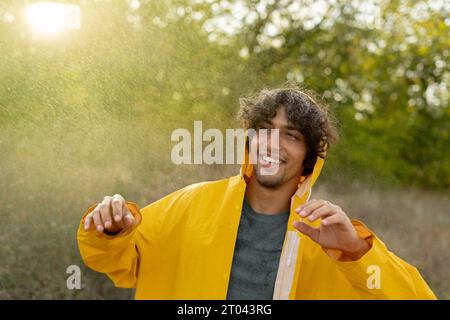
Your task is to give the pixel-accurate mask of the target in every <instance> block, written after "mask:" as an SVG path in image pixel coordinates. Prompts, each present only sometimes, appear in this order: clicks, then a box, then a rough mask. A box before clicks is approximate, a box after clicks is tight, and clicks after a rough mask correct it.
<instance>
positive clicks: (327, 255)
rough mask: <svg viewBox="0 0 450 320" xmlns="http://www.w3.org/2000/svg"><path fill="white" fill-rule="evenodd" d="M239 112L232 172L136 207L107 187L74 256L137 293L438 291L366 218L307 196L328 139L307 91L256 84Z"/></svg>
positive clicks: (400, 295) (217, 295) (318, 295)
mask: <svg viewBox="0 0 450 320" xmlns="http://www.w3.org/2000/svg"><path fill="white" fill-rule="evenodd" d="M239 116H240V119H241V120H242V122H243V124H244V127H245V128H246V129H248V130H249V132H250V131H252V130H250V129H255V130H254V132H256V134H253V135H252V134H249V138H248V141H247V144H246V157H245V160H244V163H243V165H242V168H241V171H240V174H239V175H236V176H233V177H230V178H227V179H223V180H219V181H212V182H211V181H209V182H201V183H197V184H194V185H190V186H187V187H185V188H183V189H181V190H178V191H176V192H174V193H172V194H170V195H168V196H166V197H164V198H162V199H160V200H158V201H156V202H154V203H152V204H150V205H148V206H146V207H145V208H143V209H142V210H139V209H138V208H137V206H136V205H135V204H134V203H132V202H128V201H125V199H123V197H122V196H120V195H114V196H112V197H105V198H104V200H103V201H102V202H101V203H99V204H95V205H93V206H91V207H90V208H89V209H88V211H87V212H86V213H85V215H84V216H83V218H82V221H81V223H80V226H79V230H78V244H79V249H80V252H81V256H82V258H83V260H84V262H85V263H86V264H87V265H88V266H89V267H91V268H92V269H94V270H96V271H99V272H102V273H105V274H107V275H108V276H109V277H110V278H111V279H112V280H113V282H114V283H115V285H116V286H118V287H127V288H136V298H137V299H435V298H436V297H435V295H434V294H433V292H432V291H431V290H430V288H429V287H428V285H427V284H426V283H425V281H424V280H423V279H422V277H421V276H420V274H419V272H418V271H417V269H416V268H414V267H413V266H411V265H410V264H408V263H406V262H405V261H403V260H402V259H400V258H399V257H397V256H395V255H394V254H393V253H392V252H390V251H388V249H387V247H386V246H385V244H384V243H383V242H382V241H381V240H380V239H379V238H378V237H377V236H376V235H375V234H374V233H373V232H372V231H371V230H370V229H368V228H367V227H366V226H365V225H364V224H362V223H361V222H359V221H357V220H350V219H349V218H348V216H347V213H346V212H344V211H343V209H341V208H340V207H339V206H337V205H335V204H332V203H330V202H329V201H326V200H309V197H310V195H311V192H312V186H313V185H314V183H315V181H316V180H317V178H318V176H319V174H320V171H321V169H322V166H323V163H324V159H325V155H326V152H327V150H328V148H329V146H330V144H331V143H333V142H334V141H335V140H336V131H335V128H334V126H333V123H332V121H331V120H330V115H329V113H328V111H327V109H326V108H325V107H323V106H321V105H320V104H319V103H317V100H316V99H314V98H313V96H312V95H311V94H308V93H306V92H304V91H301V90H299V89H297V88H294V87H287V88H278V89H265V90H263V91H261V92H260V93H259V94H258V95H257V96H255V97H252V98H247V99H242V100H241V109H240V113H239ZM261 129H264V130H261ZM260 132H266V133H267V134H268V136H269V137H272V136H273V135H276V138H277V139H263V138H262V137H261V134H260ZM272 141H276V142H277V143H272ZM308 200H309V201H308Z"/></svg>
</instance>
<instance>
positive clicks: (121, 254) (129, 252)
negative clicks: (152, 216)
mask: <svg viewBox="0 0 450 320" xmlns="http://www.w3.org/2000/svg"><path fill="white" fill-rule="evenodd" d="M126 204H127V207H128V209H129V210H130V212H131V213H132V214H133V216H134V217H135V218H136V222H137V226H135V227H134V228H133V229H132V230H131V231H128V232H127V233H119V234H118V235H116V236H109V235H106V234H105V233H100V234H97V233H96V232H95V231H92V230H90V231H88V232H86V231H84V220H85V218H86V216H87V215H88V214H89V213H90V212H91V211H93V210H94V209H95V207H96V205H93V206H91V207H90V208H89V209H88V210H87V211H86V213H85V214H84V215H83V218H82V219H81V222H80V225H79V227H78V232H77V240H78V247H79V250H80V254H81V257H82V259H83V261H84V263H85V264H86V265H87V266H88V267H90V268H91V269H93V270H95V271H98V272H101V273H105V274H107V275H108V277H109V278H111V280H112V281H113V282H114V284H115V285H116V286H117V287H122V288H133V287H135V285H136V278H137V271H138V266H139V253H138V250H137V246H136V231H137V229H138V226H139V224H140V222H141V220H142V216H141V214H140V211H139V209H138V207H137V206H136V204H134V203H132V202H128V201H127V202H126Z"/></svg>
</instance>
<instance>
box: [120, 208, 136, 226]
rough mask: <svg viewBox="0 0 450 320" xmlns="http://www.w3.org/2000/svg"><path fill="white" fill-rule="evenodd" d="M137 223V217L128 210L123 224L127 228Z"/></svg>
mask: <svg viewBox="0 0 450 320" xmlns="http://www.w3.org/2000/svg"><path fill="white" fill-rule="evenodd" d="M135 223H136V219H135V218H134V216H133V215H132V214H131V212H129V211H128V212H127V213H126V214H125V216H124V218H123V225H124V227H125V229H130V228H132V227H133V226H134V225H135Z"/></svg>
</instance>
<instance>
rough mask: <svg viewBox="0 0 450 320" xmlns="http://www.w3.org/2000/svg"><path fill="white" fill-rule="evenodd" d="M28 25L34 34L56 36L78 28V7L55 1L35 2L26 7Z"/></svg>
mask: <svg viewBox="0 0 450 320" xmlns="http://www.w3.org/2000/svg"><path fill="white" fill-rule="evenodd" d="M25 13H26V18H27V22H28V25H29V26H30V28H31V30H32V32H33V33H35V34H39V35H43V36H56V35H59V34H61V33H62V32H63V31H66V30H75V29H80V7H79V6H77V5H69V4H63V3H57V2H48V1H46V2H36V3H33V4H30V5H28V6H27V7H26V12H25Z"/></svg>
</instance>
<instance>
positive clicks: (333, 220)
mask: <svg viewBox="0 0 450 320" xmlns="http://www.w3.org/2000/svg"><path fill="white" fill-rule="evenodd" d="M343 222H344V217H342V216H341V215H340V214H334V215H332V216H330V217H328V218H326V219H323V220H322V221H321V222H320V223H321V224H322V225H324V226H330V225H333V224H342V223H343Z"/></svg>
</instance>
